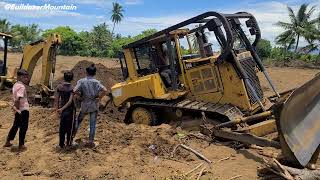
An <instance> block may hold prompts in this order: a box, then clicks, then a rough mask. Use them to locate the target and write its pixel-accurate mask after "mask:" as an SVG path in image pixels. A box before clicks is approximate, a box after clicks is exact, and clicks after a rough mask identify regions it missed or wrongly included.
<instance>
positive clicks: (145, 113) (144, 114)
mask: <svg viewBox="0 0 320 180" xmlns="http://www.w3.org/2000/svg"><path fill="white" fill-rule="evenodd" d="M155 118H156V117H155V114H154V112H152V111H150V110H148V109H146V108H144V107H136V108H135V109H134V110H133V111H132V113H131V120H132V122H133V123H136V124H145V125H149V126H153V125H156V119H155Z"/></svg>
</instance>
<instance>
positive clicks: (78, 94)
mask: <svg viewBox="0 0 320 180" xmlns="http://www.w3.org/2000/svg"><path fill="white" fill-rule="evenodd" d="M96 72H97V69H96V67H95V66H94V64H92V65H90V66H89V67H87V68H86V73H87V76H86V77H85V78H82V79H80V80H79V81H78V82H77V84H76V86H75V87H73V86H72V84H71V82H72V81H73V76H74V75H73V73H72V72H71V71H66V72H65V73H64V81H63V82H61V83H60V84H59V85H58V86H57V88H56V93H55V103H54V104H55V105H54V106H55V112H56V113H57V114H58V115H59V117H60V127H59V148H65V147H71V146H72V145H73V139H74V137H75V135H76V133H77V130H78V129H79V127H80V124H81V122H82V120H83V119H84V117H85V115H89V117H90V118H89V119H90V132H89V141H88V143H87V145H88V146H89V147H95V146H96V144H95V142H94V137H95V131H96V121H97V115H98V110H99V105H98V103H99V99H101V98H102V97H103V96H104V95H105V94H106V92H107V89H106V87H104V86H103V85H102V84H101V82H100V81H98V80H96V79H95V78H94V76H95V75H96ZM29 82H30V77H29V74H28V72H27V71H26V70H24V69H20V70H19V71H18V72H17V82H16V83H15V84H14V86H13V88H12V94H13V106H12V109H13V110H14V112H15V118H14V123H13V125H12V127H11V129H10V131H9V134H8V136H7V139H6V143H5V144H4V147H10V146H12V144H11V141H12V140H14V138H15V136H16V134H17V132H18V130H19V129H20V130H19V149H21V150H23V149H25V148H26V147H25V145H24V144H25V136H26V132H27V130H28V124H29V103H28V97H27V91H26V86H27V85H28V84H29ZM75 99H80V101H81V108H80V113H79V114H78V116H77V118H75V117H76V107H75Z"/></svg>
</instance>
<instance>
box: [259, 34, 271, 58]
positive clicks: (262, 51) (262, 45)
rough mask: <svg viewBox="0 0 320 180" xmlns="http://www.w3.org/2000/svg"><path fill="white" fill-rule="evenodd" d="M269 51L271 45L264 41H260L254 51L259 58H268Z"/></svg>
mask: <svg viewBox="0 0 320 180" xmlns="http://www.w3.org/2000/svg"><path fill="white" fill-rule="evenodd" d="M271 49H272V47H271V43H270V41H268V40H266V39H261V40H260V41H259V43H258V45H257V47H256V51H257V53H258V55H259V56H260V57H261V58H266V57H270V55H271Z"/></svg>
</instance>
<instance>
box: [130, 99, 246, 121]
mask: <svg viewBox="0 0 320 180" xmlns="http://www.w3.org/2000/svg"><path fill="white" fill-rule="evenodd" d="M133 105H145V106H152V107H160V108H173V109H180V110H184V111H186V110H191V111H198V112H204V113H218V114H220V115H224V116H226V117H228V118H229V120H231V121H233V120H235V119H236V118H239V117H243V116H244V114H243V113H242V112H241V111H240V110H239V109H238V108H237V107H236V106H232V105H230V104H219V103H210V102H202V101H196V100H190V99H185V100H181V101H175V102H163V101H161V102H159V101H148V100H139V101H135V102H134V104H133Z"/></svg>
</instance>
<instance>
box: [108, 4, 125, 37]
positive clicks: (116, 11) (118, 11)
mask: <svg viewBox="0 0 320 180" xmlns="http://www.w3.org/2000/svg"><path fill="white" fill-rule="evenodd" d="M112 6H113V8H112V11H111V13H112V14H111V21H112V22H113V28H112V35H113V31H114V27H115V25H116V24H118V23H119V22H120V21H121V20H122V18H123V14H122V13H123V8H122V6H121V5H120V4H119V3H117V2H114V3H112Z"/></svg>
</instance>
